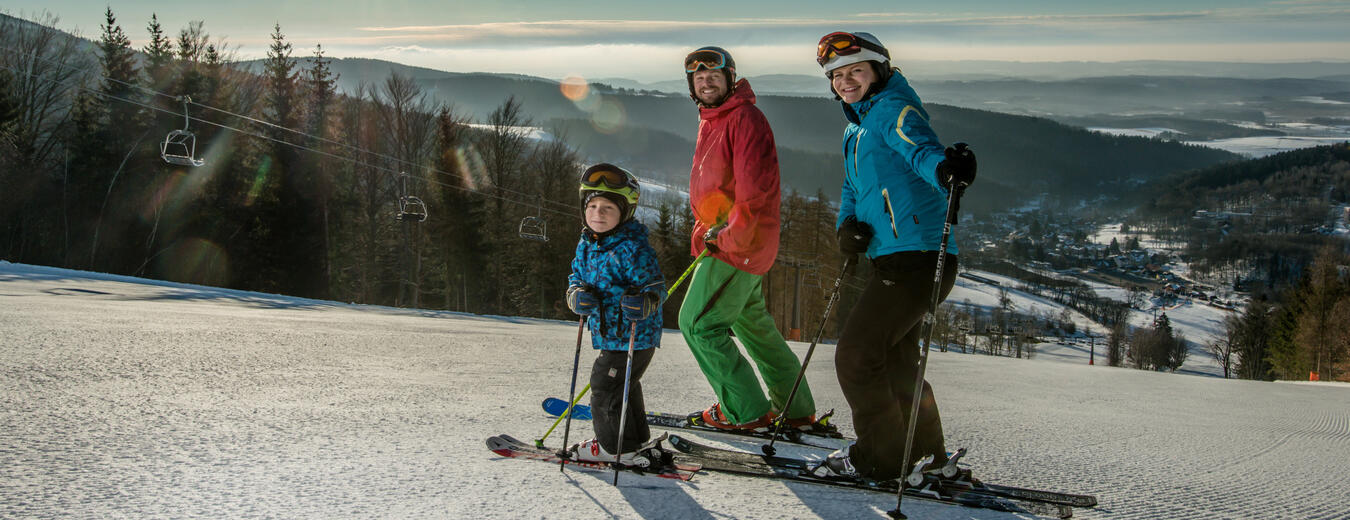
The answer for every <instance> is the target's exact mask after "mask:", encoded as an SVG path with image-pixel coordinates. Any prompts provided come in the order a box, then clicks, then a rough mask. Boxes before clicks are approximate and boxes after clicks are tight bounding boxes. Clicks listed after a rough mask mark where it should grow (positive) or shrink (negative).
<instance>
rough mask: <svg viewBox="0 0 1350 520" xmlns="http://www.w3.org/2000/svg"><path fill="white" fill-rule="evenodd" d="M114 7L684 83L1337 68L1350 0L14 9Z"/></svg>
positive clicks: (453, 60) (433, 57)
mask: <svg viewBox="0 0 1350 520" xmlns="http://www.w3.org/2000/svg"><path fill="white" fill-rule="evenodd" d="M105 7H111V8H112V10H113V13H114V14H115V15H116V16H117V23H118V25H120V26H121V27H122V29H123V30H124V31H125V32H126V34H127V35H128V36H129V37H130V38H131V40H132V42H133V45H135V46H137V47H140V46H142V45H144V43H145V41H146V38H147V32H146V25H147V24H148V23H149V21H150V17H151V14H156V15H157V16H158V19H159V22H160V24H161V25H162V26H163V28H164V31H165V32H166V33H167V34H169V35H170V36H176V35H177V33H178V31H179V30H180V29H182V28H184V27H186V26H187V25H188V23H190V22H192V21H197V20H200V21H204V22H205V23H204V29H205V31H206V32H207V33H209V34H210V35H211V36H212V39H213V40H215V41H219V42H223V43H224V44H225V46H226V47H227V48H228V49H230V50H232V51H234V52H235V54H236V56H237V57H238V58H239V59H252V58H258V57H262V56H263V55H265V53H266V49H267V44H268V43H270V34H271V32H272V29H273V25H274V24H279V25H280V27H281V32H282V33H283V34H284V35H285V36H286V40H287V41H288V42H289V43H291V44H292V46H293V48H294V50H293V52H294V56H296V57H302V56H307V55H310V54H312V53H313V51H314V49H315V47H316V45H322V46H323V49H324V51H325V54H326V55H327V56H329V57H335V58H372V59H383V60H388V61H394V62H398V63H403V64H407V65H414V66H420V67H427V68H432V69H437V70H446V71H457V72H496V73H521V74H530V75H536V76H541V77H548V78H562V77H567V76H579V77H583V78H606V77H623V78H630V79H633V80H636V81H640V82H656V81H665V80H669V79H671V78H678V77H679V76H680V75H681V70H680V61H681V59H682V58H683V56H684V54H686V53H687V52H688V51H689V50H692V49H693V48H696V47H699V46H702V45H720V46H722V47H725V48H727V49H728V50H730V51H731V52H732V54H733V55H734V56H735V57H736V60H737V64H738V66H739V68H738V72H739V73H740V74H741V75H744V76H758V75H766V74H819V69H818V68H817V66H816V64H815V61H814V51H815V43H816V41H817V40H818V39H819V37H820V36H821V35H823V34H825V33H828V32H831V31H835V30H854V31H859V30H865V31H870V32H872V33H874V34H876V35H877V36H878V37H879V38H880V39H881V40H882V42H883V43H884V44H886V45H887V47H888V48H889V49H890V50H891V53H892V59H893V61H895V62H897V63H899V64H904V63H929V62H944V63H946V62H955V63H959V62H972V63H973V62H980V61H995V62H1016V63H1041V64H1053V63H1065V62H1068V63H1071V62H1100V63H1113V62H1130V61H1141V60H1164V61H1204V62H1231V63H1287V62H1306V61H1327V62H1336V63H1342V62H1346V61H1347V58H1346V57H1347V56H1350V32H1347V31H1345V30H1344V27H1347V26H1350V1H1346V0H1278V1H1257V0H1237V1H1217V0H1214V1H1211V0H1197V1H1188V2H1165V1H1160V0H1141V1H1137V2H1133V3H1131V4H1130V5H1128V6H1118V5H1111V6H1099V5H1081V4H1078V3H1075V2H1067V1H1060V0H1040V1H1035V2H1023V3H1019V4H1018V5H1005V4H1004V3H1001V2H994V1H975V2H963V3H961V4H960V5H957V6H954V7H948V6H942V7H939V6H931V5H923V6H918V5H913V6H911V5H910V4H906V3H900V4H897V3H894V2H887V1H883V0H858V1H854V2H850V3H849V4H848V7H849V9H848V10H847V11H846V10H843V9H839V8H837V7H836V6H831V5H829V4H822V3H818V2H804V1H799V0H783V1H776V2H773V3H769V2H741V3H737V4H734V5H732V4H725V3H720V2H710V1H704V0H696V1H690V2H683V3H682V4H681V5H679V6H669V5H655V6H653V5H642V4H630V3H625V2H612V1H599V2H586V3H584V4H581V3H569V2H547V1H543V0H528V1H519V2H509V3H483V2H460V1H452V2H429V1H426V0H405V1H404V2H401V3H399V4H398V5H396V6H391V5H389V4H371V3H369V2H359V1H354V0H338V1H333V2H324V3H319V2H314V1H311V0H302V1H291V2H284V3H276V2H259V1H256V0H239V1H236V2H232V3H231V9H228V10H220V11H219V12H211V11H202V10H201V9H200V7H199V6H197V5H188V4H182V3H165V2H154V1H148V0H127V1H122V2H111V3H110V2H92V1H88V0H49V1H47V2H44V3H43V4H42V5H41V7H40V9H39V10H35V9H34V8H29V7H25V8H23V10H22V11H15V10H13V8H8V9H10V10H9V11H8V12H9V14H11V15H15V16H20V17H23V18H27V19H30V20H31V19H35V18H38V17H39V16H40V14H41V13H42V12H44V11H45V12H50V13H51V14H53V15H56V16H57V17H59V19H60V20H59V22H58V23H57V28H58V29H61V30H65V31H68V32H73V33H77V34H79V35H81V36H84V37H87V38H97V37H98V34H99V32H100V31H101V29H100V25H102V24H103V11H104V9H105ZM1138 42H1147V43H1144V44H1141V43H1138ZM972 73H980V71H972Z"/></svg>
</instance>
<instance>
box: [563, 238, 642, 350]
mask: <svg viewBox="0 0 1350 520" xmlns="http://www.w3.org/2000/svg"><path fill="white" fill-rule="evenodd" d="M567 282H568V286H569V287H578V286H580V287H585V288H586V289H587V290H589V291H591V292H592V293H593V294H595V297H596V299H597V300H599V301H600V308H599V309H598V310H597V311H596V313H595V314H592V315H591V316H590V317H589V318H588V319H587V328H588V329H590V332H591V345H592V346H594V347H595V348H597V349H604V350H628V339H629V336H630V334H631V333H632V330H633V329H632V323H631V322H629V321H628V320H625V319H624V318H623V309H622V308H621V306H620V305H619V299H620V298H622V297H623V293H624V291H627V290H630V289H631V290H633V291H636V292H652V293H655V294H656V295H657V296H658V298H660V302H661V303H663V304H664V303H665V299H666V281H665V279H663V278H662V277H661V267H660V265H658V264H657V261H656V250H655V249H652V246H651V244H649V243H648V242H647V226H644V225H642V223H641V222H638V221H637V220H629V221H628V222H625V223H623V224H619V227H618V228H616V229H615V230H614V231H612V232H610V233H607V234H605V235H603V236H600V235H596V234H595V233H592V232H591V231H589V230H584V229H583V230H582V232H581V240H579V241H578V242H577V253H576V256H575V257H574V258H572V274H570V275H568V277H567ZM659 346H661V312H660V311H659V310H658V311H657V312H655V313H653V314H652V315H651V317H649V318H647V319H645V320H642V321H640V322H638V324H637V340H636V341H635V342H634V343H633V349H634V350H641V349H646V348H654V347H659Z"/></svg>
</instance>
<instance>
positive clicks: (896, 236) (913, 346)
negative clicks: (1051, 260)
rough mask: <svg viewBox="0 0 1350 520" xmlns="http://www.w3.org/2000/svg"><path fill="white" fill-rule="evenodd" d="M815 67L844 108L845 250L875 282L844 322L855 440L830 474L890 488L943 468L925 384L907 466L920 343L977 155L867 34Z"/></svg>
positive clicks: (821, 50)
mask: <svg viewBox="0 0 1350 520" xmlns="http://www.w3.org/2000/svg"><path fill="white" fill-rule="evenodd" d="M817 63H819V64H820V66H821V67H823V68H824V69H825V76H826V77H827V78H829V79H830V88H831V90H832V91H833V93H834V94H835V96H836V98H837V99H839V100H841V101H842V103H843V108H844V117H845V118H847V119H848V122H849V124H848V127H847V128H846V129H845V130H844V141H843V152H844V184H843V189H842V194H841V197H840V203H839V218H838V230H839V249H840V251H841V252H843V253H844V255H845V256H846V257H847V258H850V259H851V258H853V257H855V256H856V255H857V254H859V253H865V254H866V255H867V257H868V258H871V259H872V264H873V267H874V268H875V269H874V274H873V277H872V279H871V280H870V281H869V282H868V284H867V287H866V289H864V290H863V293H862V296H861V298H860V299H859V300H858V302H857V304H856V305H854V307H853V310H852V312H850V313H849V316H848V318H847V320H846V321H845V325H844V331H843V334H842V335H841V336H840V338H839V344H838V346H837V347H836V349H835V371H836V373H837V375H838V377H839V385H840V387H841V388H842V389H843V392H844V398H845V399H847V400H848V404H849V407H850V408H851V409H852V412H853V428H854V430H855V431H856V432H857V435H858V440H857V442H856V443H854V444H853V445H851V446H849V447H847V448H844V449H842V450H839V451H837V452H835V453H833V454H831V455H830V457H829V458H828V459H827V462H826V465H825V467H826V468H828V469H829V470H830V471H833V472H835V473H838V474H841V475H850V476H862V477H866V478H870V479H874V480H888V479H894V478H897V477H900V476H902V475H903V474H904V473H905V472H906V471H907V469H908V468H909V467H910V466H911V465H912V464H913V462H914V461H917V460H919V459H921V458H922V457H924V456H926V455H933V456H934V457H935V458H936V460H935V461H934V465H933V466H930V467H939V466H941V465H942V464H945V463H946V461H947V456H946V448H945V444H944V442H943V438H942V420H941V418H940V417H939V415H938V409H937V402H936V400H934V398H933V393H932V389H931V387H929V385H928V383H927V382H924V384H923V393H924V395H923V399H922V401H921V404H920V409H919V418H918V427H917V429H916V432H915V439H914V450H912V456H911V460H910V461H902V460H901V459H902V458H904V453H905V433H906V429H907V421H908V416H909V413H910V407H911V403H912V399H913V393H914V384H915V378H916V377H917V376H918V360H919V355H920V352H919V339H920V338H919V334H920V331H921V329H922V328H923V327H922V323H921V322H922V319H923V316H924V313H925V312H926V311H927V308H928V305H929V300H930V298H931V297H932V291H933V277H934V270H935V267H936V262H937V253H938V248H939V246H940V241H941V240H942V228H943V221H944V219H945V217H946V211H947V193H948V189H949V186H951V185H952V183H957V184H959V185H962V186H964V185H969V184H970V183H971V182H972V181H974V179H975V155H974V153H973V152H971V151H970V150H969V149H968V148H966V147H965V145H964V144H957V145H956V147H954V148H946V149H944V148H943V146H942V143H941V142H939V141H938V137H937V134H936V133H934V132H933V129H932V128H931V127H929V126H928V112H926V111H925V110H924V108H923V104H922V103H921V102H920V101H919V97H918V95H917V94H915V93H914V89H913V88H911V87H910V86H909V82H908V81H907V80H906V79H905V77H904V76H902V75H901V74H900V70H899V69H892V68H891V66H890V53H889V52H888V51H887V50H886V48H885V47H884V46H882V45H881V42H880V41H879V40H877V38H876V37H875V36H872V35H871V34H868V33H864V32H858V33H847V32H836V33H831V34H828V35H826V36H825V37H824V38H821V40H820V44H819V47H818V52H817ZM957 254H958V250H957V247H956V244H955V243H950V244H949V245H948V246H947V258H946V259H945V260H944V262H945V269H944V270H943V271H944V276H943V279H942V286H941V287H942V288H941V297H942V298H946V297H947V294H948V293H949V292H951V288H952V285H953V284H954V283H955V280H956V258H957Z"/></svg>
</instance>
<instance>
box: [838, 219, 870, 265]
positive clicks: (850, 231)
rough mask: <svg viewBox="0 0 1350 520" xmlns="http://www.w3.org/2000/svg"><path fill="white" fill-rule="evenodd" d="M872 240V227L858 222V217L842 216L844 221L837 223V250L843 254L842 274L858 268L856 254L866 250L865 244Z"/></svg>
mask: <svg viewBox="0 0 1350 520" xmlns="http://www.w3.org/2000/svg"><path fill="white" fill-rule="evenodd" d="M871 242H872V228H871V227H870V226H868V225H867V224H864V223H861V222H858V217H855V216H853V215H849V216H847V217H844V223H843V224H840V225H839V252H840V253H843V255H844V260H845V261H844V274H845V275H851V274H853V271H854V270H856V269H857V268H858V255H859V254H860V253H866V252H867V245H868V244H870V243H871Z"/></svg>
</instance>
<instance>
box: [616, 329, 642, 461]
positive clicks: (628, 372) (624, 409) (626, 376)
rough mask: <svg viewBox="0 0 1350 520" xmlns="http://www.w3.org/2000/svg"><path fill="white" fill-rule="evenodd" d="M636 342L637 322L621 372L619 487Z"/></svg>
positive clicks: (618, 456) (617, 453) (629, 338)
mask: <svg viewBox="0 0 1350 520" xmlns="http://www.w3.org/2000/svg"><path fill="white" fill-rule="evenodd" d="M635 342H637V322H636V321H634V322H633V332H632V333H630V334H629V335H628V366H627V368H624V370H623V406H621V407H620V408H619V445H618V449H617V450H614V485H615V486H618V485H619V467H620V466H621V464H620V463H619V461H620V460H622V459H623V429H624V425H625V423H627V422H628V384H629V383H630V382H632V379H633V378H632V376H633V343H635Z"/></svg>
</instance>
